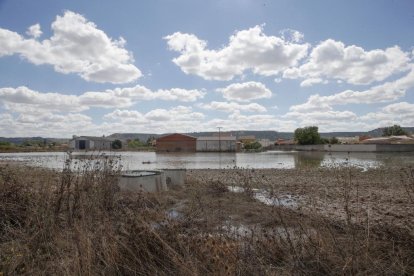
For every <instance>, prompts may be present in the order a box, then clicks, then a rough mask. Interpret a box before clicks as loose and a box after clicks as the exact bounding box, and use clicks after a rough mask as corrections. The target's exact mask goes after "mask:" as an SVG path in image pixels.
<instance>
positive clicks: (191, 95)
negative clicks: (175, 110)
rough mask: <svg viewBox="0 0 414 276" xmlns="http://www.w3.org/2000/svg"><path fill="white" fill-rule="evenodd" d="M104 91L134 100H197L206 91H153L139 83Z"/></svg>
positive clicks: (176, 89)
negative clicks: (133, 85)
mask: <svg viewBox="0 0 414 276" xmlns="http://www.w3.org/2000/svg"><path fill="white" fill-rule="evenodd" d="M102 93H111V94H114V95H116V96H118V97H128V98H131V99H134V100H146V101H148V100H164V101H182V102H195V101H197V100H198V99H201V98H203V97H204V95H205V92H203V91H201V90H197V89H190V90H188V89H182V88H171V89H159V90H156V91H151V90H150V89H148V88H146V87H144V86H141V85H137V86H135V87H128V88H116V89H114V90H107V91H106V92H102Z"/></svg>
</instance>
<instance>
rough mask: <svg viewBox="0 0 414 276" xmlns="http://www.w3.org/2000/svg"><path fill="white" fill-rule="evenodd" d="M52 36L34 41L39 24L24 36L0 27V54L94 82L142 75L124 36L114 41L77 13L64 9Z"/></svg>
mask: <svg viewBox="0 0 414 276" xmlns="http://www.w3.org/2000/svg"><path fill="white" fill-rule="evenodd" d="M52 31H53V35H52V36H51V37H50V38H49V39H45V40H43V41H37V40H36V38H37V37H39V36H40V34H41V30H40V25H39V24H36V25H33V26H31V27H29V29H28V31H27V33H28V34H29V35H30V36H33V37H34V38H29V39H26V38H24V37H22V36H21V35H19V34H18V33H16V32H12V31H10V30H6V29H2V28H0V57H1V56H5V55H13V54H18V55H20V56H21V57H23V58H24V59H26V60H27V61H29V62H31V63H33V64H36V65H40V64H50V65H52V66H53V67H54V69H55V71H57V72H60V73H64V74H69V73H76V74H78V75H80V76H81V77H82V78H83V79H85V80H87V81H93V82H100V83H105V82H111V83H128V82H131V81H134V80H136V79H137V78H139V77H140V76H141V72H140V70H139V69H138V68H137V67H136V66H135V65H134V64H133V62H134V59H133V56H132V53H130V52H128V50H126V49H125V48H124V46H125V43H126V42H125V39H123V38H122V37H121V38H119V40H113V39H111V38H110V37H108V36H107V35H106V33H105V32H103V31H102V30H100V29H98V28H97V26H96V25H95V24H94V23H93V22H90V21H88V20H87V19H86V18H85V17H83V16H82V15H80V14H77V13H74V12H71V11H66V12H65V13H64V14H63V16H57V17H56V20H55V21H54V22H53V23H52Z"/></svg>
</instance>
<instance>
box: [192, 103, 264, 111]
mask: <svg viewBox="0 0 414 276" xmlns="http://www.w3.org/2000/svg"><path fill="white" fill-rule="evenodd" d="M199 106H200V107H201V108H203V109H208V110H218V111H223V112H229V113H230V112H234V111H236V110H239V111H247V112H266V111H267V110H266V107H264V106H262V105H260V104H257V103H249V104H239V103H235V102H211V103H208V104H200V105H199Z"/></svg>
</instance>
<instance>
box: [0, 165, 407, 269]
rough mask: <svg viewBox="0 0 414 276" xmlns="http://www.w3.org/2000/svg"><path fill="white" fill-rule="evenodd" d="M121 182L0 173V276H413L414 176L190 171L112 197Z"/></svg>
mask: <svg viewBox="0 0 414 276" xmlns="http://www.w3.org/2000/svg"><path fill="white" fill-rule="evenodd" d="M118 173H119V168H118V167H117V165H116V162H114V161H112V160H107V159H106V160H103V161H102V162H101V163H99V164H94V165H93V167H85V168H83V170H82V172H81V173H75V172H73V171H71V170H70V169H69V168H67V169H65V170H64V171H63V172H52V171H48V170H41V169H31V168H30V169H29V168H27V167H19V166H11V165H8V166H2V167H1V168H0V272H4V273H5V274H30V275H36V274H57V275H95V274H104V275H115V274H120V275H171V274H172V275H206V274H214V275H281V274H282V275H284V274H286V275H290V274H306V275H312V274H314V275H320V274H326V275H343V274H368V275H378V274H391V275H411V274H413V273H414V251H413V248H414V233H413V229H414V226H413V221H414V219H413V214H414V212H413V211H414V171H413V169H412V168H401V169H395V168H394V169H389V170H384V169H382V170H372V171H368V172H365V173H362V172H360V171H356V170H352V169H330V170H321V169H310V170H243V169H236V170H193V171H189V172H188V181H187V185H185V186H184V187H175V188H173V189H171V190H170V191H168V192H163V193H160V194H142V193H137V194H133V193H122V192H120V191H118V189H117V185H116V183H117V180H116V179H117V178H116V176H117V174H118ZM232 191H237V192H232ZM264 193H265V195H266V197H267V198H268V199H271V200H267V201H266V200H265V201H260V200H258V199H260V198H259V197H258V195H262V194H264ZM287 197H288V198H289V200H291V202H294V204H284V203H283V202H285V201H283V199H286V198H287ZM265 203H266V204H265Z"/></svg>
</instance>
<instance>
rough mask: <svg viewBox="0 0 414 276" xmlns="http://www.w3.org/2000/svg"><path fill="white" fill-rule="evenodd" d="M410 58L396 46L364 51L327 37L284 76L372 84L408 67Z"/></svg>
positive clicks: (309, 83) (287, 70) (308, 82)
mask: <svg viewBox="0 0 414 276" xmlns="http://www.w3.org/2000/svg"><path fill="white" fill-rule="evenodd" d="M409 61H410V57H409V54H408V53H405V52H403V51H402V50H401V49H400V48H399V47H398V46H394V47H390V48H387V49H385V50H381V49H375V50H371V51H366V50H364V49H363V48H361V47H358V46H355V45H351V46H345V44H344V43H342V42H340V41H335V40H333V39H328V40H325V41H322V42H321V43H320V44H319V45H317V46H316V47H314V48H313V49H312V51H311V53H310V57H309V60H308V61H307V62H305V63H304V64H302V65H301V66H299V67H295V68H288V69H286V70H285V71H284V73H283V77H284V78H291V79H296V78H306V79H310V80H312V79H313V80H317V79H321V78H329V79H336V80H343V81H346V82H348V83H350V84H358V85H360V84H371V83H373V82H378V81H383V80H385V79H386V78H388V77H390V76H391V75H393V74H396V73H399V72H403V71H406V70H408V69H409V66H408V63H409ZM314 83H318V82H313V83H312V82H310V81H307V82H305V84H308V85H311V84H314Z"/></svg>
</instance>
